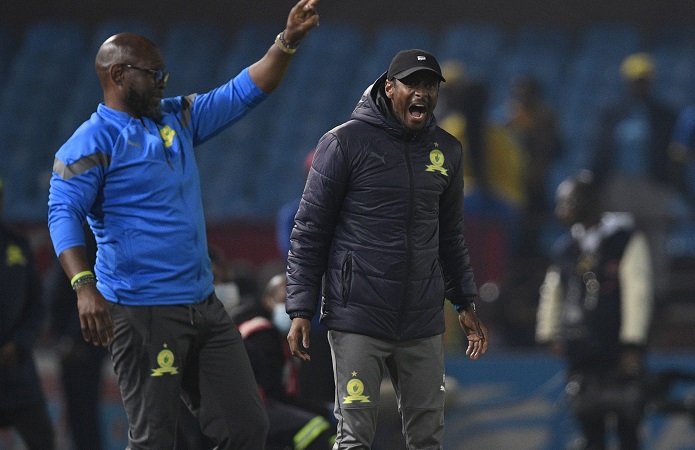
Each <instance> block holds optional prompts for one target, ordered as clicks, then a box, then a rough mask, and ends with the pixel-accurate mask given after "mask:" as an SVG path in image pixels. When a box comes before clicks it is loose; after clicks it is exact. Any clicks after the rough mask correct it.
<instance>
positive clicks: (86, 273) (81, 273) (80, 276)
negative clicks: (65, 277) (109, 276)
mask: <svg viewBox="0 0 695 450" xmlns="http://www.w3.org/2000/svg"><path fill="white" fill-rule="evenodd" d="M85 275H91V276H94V272H92V271H91V270H84V271H82V272H80V273H78V274H77V275H75V276H74V277H72V280H70V286H73V285H74V284H75V282H76V281H77V280H79V279H80V278H82V277H83V276H85Z"/></svg>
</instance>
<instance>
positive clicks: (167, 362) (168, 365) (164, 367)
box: [150, 344, 179, 377]
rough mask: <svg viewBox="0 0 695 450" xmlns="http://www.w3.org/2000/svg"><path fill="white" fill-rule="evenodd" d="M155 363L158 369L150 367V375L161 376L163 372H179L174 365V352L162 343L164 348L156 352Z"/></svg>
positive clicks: (171, 373) (173, 373)
mask: <svg viewBox="0 0 695 450" xmlns="http://www.w3.org/2000/svg"><path fill="white" fill-rule="evenodd" d="M157 364H158V365H159V369H152V375H150V376H152V377H161V376H162V375H164V374H165V373H168V374H170V375H176V374H177V373H179V370H178V368H177V367H174V353H173V352H172V351H171V350H169V349H168V348H167V345H166V344H164V349H162V350H160V352H159V353H158V354H157Z"/></svg>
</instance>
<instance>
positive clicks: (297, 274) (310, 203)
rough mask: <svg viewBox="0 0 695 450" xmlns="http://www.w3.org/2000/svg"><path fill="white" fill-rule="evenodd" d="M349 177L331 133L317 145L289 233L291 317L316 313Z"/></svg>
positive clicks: (345, 160) (288, 268) (344, 160)
mask: <svg viewBox="0 0 695 450" xmlns="http://www.w3.org/2000/svg"><path fill="white" fill-rule="evenodd" d="M347 177H348V163H347V158H346V156H345V153H344V151H343V149H342V148H341V146H340V143H339V141H338V139H337V137H336V136H335V135H334V134H333V133H328V134H326V135H324V136H323V137H322V138H321V140H319V143H318V145H317V147H316V153H315V155H314V160H313V162H312V165H311V170H310V171H309V175H308V177H307V181H306V185H305V186H304V193H303V194H302V199H301V201H300V203H299V209H298V211H297V214H296V216H295V224H294V228H293V230H292V234H291V236H290V251H289V253H288V257H287V300H286V310H287V313H288V314H289V315H290V317H296V316H297V315H299V316H302V317H307V318H309V317H312V316H313V315H314V313H315V312H316V308H317V305H318V300H319V296H320V292H321V278H322V277H323V274H324V272H325V271H326V267H327V264H328V253H329V249H330V246H331V242H332V239H333V233H334V230H335V227H336V223H337V221H338V216H339V214H340V208H341V205H342V203H343V198H344V197H345V192H346V186H347Z"/></svg>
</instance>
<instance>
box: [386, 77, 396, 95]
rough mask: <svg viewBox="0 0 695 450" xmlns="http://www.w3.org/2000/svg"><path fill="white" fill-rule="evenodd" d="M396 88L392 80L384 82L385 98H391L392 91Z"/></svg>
mask: <svg viewBox="0 0 695 450" xmlns="http://www.w3.org/2000/svg"><path fill="white" fill-rule="evenodd" d="M395 86H396V83H394V82H393V81H392V80H386V84H384V91H385V92H386V96H387V97H388V98H392V97H393V90H394V88H395Z"/></svg>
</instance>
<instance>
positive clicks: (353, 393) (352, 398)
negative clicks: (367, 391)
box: [343, 372, 371, 404]
mask: <svg viewBox="0 0 695 450" xmlns="http://www.w3.org/2000/svg"><path fill="white" fill-rule="evenodd" d="M347 392H348V396H347V397H343V403H345V404H349V403H352V402H361V403H371V400H369V396H368V395H364V383H362V380H360V379H359V378H357V372H352V378H351V379H350V381H348V383H347Z"/></svg>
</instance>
